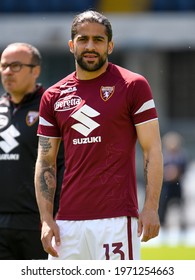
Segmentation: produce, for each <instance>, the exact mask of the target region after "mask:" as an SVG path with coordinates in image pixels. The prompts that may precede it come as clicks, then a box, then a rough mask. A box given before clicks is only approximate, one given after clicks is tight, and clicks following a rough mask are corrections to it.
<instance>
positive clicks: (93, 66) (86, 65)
mask: <svg viewBox="0 0 195 280" xmlns="http://www.w3.org/2000/svg"><path fill="white" fill-rule="evenodd" d="M87 53H89V52H87ZM91 53H92V54H95V55H97V58H98V61H97V62H86V61H85V60H84V54H85V53H82V54H81V55H76V54H75V59H76V61H77V63H78V65H79V66H80V67H81V68H82V69H83V70H85V71H88V72H94V71H97V70H99V69H101V68H102V66H103V65H104V64H105V63H106V61H107V57H108V54H107V53H104V55H102V56H100V55H99V54H98V53H95V52H91Z"/></svg>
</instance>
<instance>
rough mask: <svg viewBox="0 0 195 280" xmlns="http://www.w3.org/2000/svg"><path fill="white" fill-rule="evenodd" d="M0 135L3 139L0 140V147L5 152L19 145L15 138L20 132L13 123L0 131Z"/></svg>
mask: <svg viewBox="0 0 195 280" xmlns="http://www.w3.org/2000/svg"><path fill="white" fill-rule="evenodd" d="M0 136H1V138H2V139H3V141H0V148H1V149H2V150H3V151H4V152H5V153H9V152H10V151H11V150H13V149H14V148H16V147H17V146H18V145H19V143H18V142H17V141H16V139H15V138H16V137H18V136H20V132H19V131H18V130H17V129H16V128H15V126H14V125H11V126H10V127H8V128H7V129H6V130H4V131H3V132H1V133H0Z"/></svg>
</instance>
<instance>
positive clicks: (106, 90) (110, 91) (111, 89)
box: [100, 86, 115, 101]
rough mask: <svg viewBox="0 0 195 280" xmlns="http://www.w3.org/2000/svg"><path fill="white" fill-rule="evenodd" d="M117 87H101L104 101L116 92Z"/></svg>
mask: <svg viewBox="0 0 195 280" xmlns="http://www.w3.org/2000/svg"><path fill="white" fill-rule="evenodd" d="M114 90H115V87H114V86H113V87H109V86H107V87H104V86H102V87H101V88H100V96H101V98H102V99H103V100H104V101H107V100H108V99H109V98H110V97H111V96H112V95H113V93H114Z"/></svg>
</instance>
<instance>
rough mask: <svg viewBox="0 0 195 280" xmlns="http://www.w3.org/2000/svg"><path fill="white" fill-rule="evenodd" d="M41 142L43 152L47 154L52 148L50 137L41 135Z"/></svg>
mask: <svg viewBox="0 0 195 280" xmlns="http://www.w3.org/2000/svg"><path fill="white" fill-rule="evenodd" d="M39 143H40V146H41V147H42V153H43V154H47V153H48V151H49V150H50V149H51V143H50V142H49V138H46V137H41V136H40V137H39Z"/></svg>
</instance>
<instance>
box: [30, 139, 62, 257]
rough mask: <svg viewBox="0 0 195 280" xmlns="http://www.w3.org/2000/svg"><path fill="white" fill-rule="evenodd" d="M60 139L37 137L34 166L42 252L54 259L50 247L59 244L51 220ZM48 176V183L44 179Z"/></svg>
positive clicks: (57, 234) (56, 231) (55, 225)
mask: <svg viewBox="0 0 195 280" xmlns="http://www.w3.org/2000/svg"><path fill="white" fill-rule="evenodd" d="M59 145H60V139H57V138H48V137H43V136H39V144H38V155H37V160H36V165H35V193H36V199H37V204H38V207H39V212H40V218H41V223H42V233H41V241H42V244H43V248H44V250H45V251H46V252H47V253H48V254H51V255H52V256H54V257H57V256H58V255H57V252H56V250H55V249H54V248H53V246H52V243H51V241H52V238H53V237H54V238H55V243H56V245H59V244H60V235H59V229H58V226H57V224H56V223H55V221H54V219H53V207H54V196H55V190H56V159H57V154H58V150H59ZM46 171H47V172H46ZM46 173H47V175H48V174H49V178H50V179H49V181H48V180H47V178H46V177H45V176H46V175H45V174H46Z"/></svg>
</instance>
